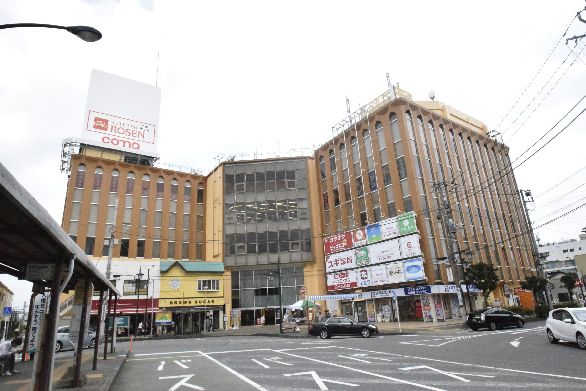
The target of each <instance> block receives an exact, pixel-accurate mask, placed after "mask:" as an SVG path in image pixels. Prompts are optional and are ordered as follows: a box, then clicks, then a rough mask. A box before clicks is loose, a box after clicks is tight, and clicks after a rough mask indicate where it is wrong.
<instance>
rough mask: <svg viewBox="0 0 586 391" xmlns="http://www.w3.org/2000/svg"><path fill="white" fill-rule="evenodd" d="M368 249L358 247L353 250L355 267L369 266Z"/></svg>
mask: <svg viewBox="0 0 586 391" xmlns="http://www.w3.org/2000/svg"><path fill="white" fill-rule="evenodd" d="M368 253H369V251H368V247H360V248H357V249H355V250H354V258H355V259H356V266H366V265H368V264H370V259H369V255H368Z"/></svg>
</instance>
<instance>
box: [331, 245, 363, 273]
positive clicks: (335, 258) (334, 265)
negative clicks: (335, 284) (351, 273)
mask: <svg viewBox="0 0 586 391" xmlns="http://www.w3.org/2000/svg"><path fill="white" fill-rule="evenodd" d="M354 251H355V250H348V251H344V252H341V253H336V254H331V255H328V256H327V257H326V273H330V272H333V271H336V270H342V269H352V268H355V267H356V262H355V258H354Z"/></svg>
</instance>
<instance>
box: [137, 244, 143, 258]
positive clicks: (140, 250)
mask: <svg viewBox="0 0 586 391" xmlns="http://www.w3.org/2000/svg"><path fill="white" fill-rule="evenodd" d="M136 256H137V257H139V258H142V257H144V239H139V240H137V241H136Z"/></svg>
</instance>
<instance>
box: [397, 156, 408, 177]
mask: <svg viewBox="0 0 586 391" xmlns="http://www.w3.org/2000/svg"><path fill="white" fill-rule="evenodd" d="M397 169H398V170H399V180H400V181H402V180H403V179H406V178H407V166H406V165H405V156H401V157H400V158H397Z"/></svg>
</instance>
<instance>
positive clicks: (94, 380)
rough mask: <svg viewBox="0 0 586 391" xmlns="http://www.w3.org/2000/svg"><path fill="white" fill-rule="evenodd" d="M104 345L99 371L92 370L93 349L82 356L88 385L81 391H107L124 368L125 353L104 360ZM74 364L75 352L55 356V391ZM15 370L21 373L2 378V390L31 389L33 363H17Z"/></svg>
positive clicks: (99, 361) (111, 355)
mask: <svg viewBox="0 0 586 391" xmlns="http://www.w3.org/2000/svg"><path fill="white" fill-rule="evenodd" d="M103 352H104V350H103V345H102V346H101V349H100V353H101V354H100V355H99V356H98V369H97V370H95V371H94V370H92V363H93V358H94V351H93V349H85V350H84V351H83V354H82V370H81V373H82V374H85V375H86V376H87V383H86V384H85V385H84V386H83V387H79V388H75V390H80V391H107V390H109V389H110V385H111V384H112V382H113V381H114V379H115V377H116V375H117V374H118V372H119V371H120V369H121V368H122V366H123V364H124V362H125V361H126V357H120V356H119V355H123V354H124V353H125V352H120V351H119V352H117V353H115V354H109V355H108V359H107V360H104V359H103V357H104V353H103ZM72 362H73V351H68V352H63V353H58V354H57V355H56V356H55V365H54V371H53V384H54V387H53V389H57V384H56V383H57V381H58V380H59V379H61V378H62V376H63V375H65V373H66V372H67V370H68V367H70V366H71V364H72ZM15 369H16V370H18V371H20V373H19V374H17V375H13V376H2V377H0V390H7V391H8V390H10V391H28V390H30V389H31V377H32V371H33V361H26V362H17V363H16V365H15Z"/></svg>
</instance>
